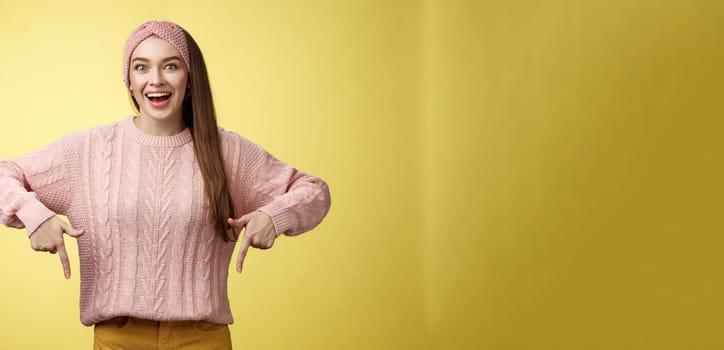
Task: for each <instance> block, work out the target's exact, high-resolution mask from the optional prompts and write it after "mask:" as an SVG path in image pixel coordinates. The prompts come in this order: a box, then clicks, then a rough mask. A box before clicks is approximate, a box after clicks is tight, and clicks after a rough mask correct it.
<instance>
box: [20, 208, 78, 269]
mask: <svg viewBox="0 0 724 350" xmlns="http://www.w3.org/2000/svg"><path fill="white" fill-rule="evenodd" d="M63 233H66V234H68V235H69V236H71V237H74V238H78V237H80V236H82V235H83V233H85V231H84V230H76V229H74V228H73V227H72V226H70V225H68V224H67V223H66V222H65V221H63V220H61V219H60V218H59V217H58V216H53V217H51V218H50V219H48V220H45V222H43V223H42V224H41V225H40V226H38V228H37V229H36V230H35V232H33V233H32V234H31V235H30V246H31V247H32V248H33V250H35V251H38V252H50V253H51V254H55V253H58V255H59V256H60V263H61V264H62V265H63V273H64V274H65V279H70V261H69V260H68V253H67V252H66V251H65V241H64V240H63Z"/></svg>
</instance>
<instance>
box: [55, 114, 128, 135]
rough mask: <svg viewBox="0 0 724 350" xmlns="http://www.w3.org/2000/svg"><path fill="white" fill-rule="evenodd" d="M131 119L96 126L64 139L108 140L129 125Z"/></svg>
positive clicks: (76, 132) (73, 133)
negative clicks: (124, 125)
mask: <svg viewBox="0 0 724 350" xmlns="http://www.w3.org/2000/svg"><path fill="white" fill-rule="evenodd" d="M130 118H132V117H128V118H125V119H123V120H119V121H116V122H113V123H109V124H104V125H98V126H94V127H91V128H88V129H85V130H79V131H75V132H72V133H70V134H68V135H66V136H65V137H64V138H63V139H68V140H79V139H95V138H101V139H103V138H107V137H109V136H112V135H115V134H117V133H118V130H120V129H121V128H122V125H123V124H124V123H128V122H129V120H130Z"/></svg>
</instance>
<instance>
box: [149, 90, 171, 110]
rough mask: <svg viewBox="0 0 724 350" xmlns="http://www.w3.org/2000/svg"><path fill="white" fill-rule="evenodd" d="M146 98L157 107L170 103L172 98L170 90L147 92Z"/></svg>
mask: <svg viewBox="0 0 724 350" xmlns="http://www.w3.org/2000/svg"><path fill="white" fill-rule="evenodd" d="M146 98H147V99H148V100H149V101H150V102H151V105H152V106H154V107H157V108H161V107H164V106H166V104H168V101H169V99H170V98H171V93H170V92H149V93H147V94H146Z"/></svg>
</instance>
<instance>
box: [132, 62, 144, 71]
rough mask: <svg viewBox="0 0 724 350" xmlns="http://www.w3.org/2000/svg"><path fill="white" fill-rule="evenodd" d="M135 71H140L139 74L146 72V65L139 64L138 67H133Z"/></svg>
mask: <svg viewBox="0 0 724 350" xmlns="http://www.w3.org/2000/svg"><path fill="white" fill-rule="evenodd" d="M133 70H136V71H139V72H143V71H145V70H146V65H145V64H137V65H135V66H133Z"/></svg>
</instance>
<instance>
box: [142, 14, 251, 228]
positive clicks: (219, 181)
mask: <svg viewBox="0 0 724 350" xmlns="http://www.w3.org/2000/svg"><path fill="white" fill-rule="evenodd" d="M181 30H182V31H183V33H184V36H185V37H186V43H187V45H188V50H189V64H190V65H191V67H189V82H190V88H189V92H188V93H189V94H190V96H186V98H185V99H184V102H183V107H182V115H183V120H184V123H186V126H187V127H188V128H189V129H190V130H191V135H192V137H193V141H194V153H195V154H196V161H197V162H198V164H199V169H200V170H201V175H202V177H203V179H204V189H205V191H206V196H207V198H208V200H209V206H210V207H211V214H212V215H213V217H214V218H216V223H215V226H216V231H218V233H219V234H221V235H222V237H223V238H224V241H225V242H229V241H230V240H232V241H233V240H235V239H236V238H237V237H236V235H235V234H234V233H232V235H233V236H232V237H230V236H229V234H228V232H229V230H230V227H229V224H228V223H227V221H226V220H227V219H228V218H234V204H233V202H232V201H231V195H230V194H229V181H228V179H227V177H226V171H225V170H224V162H223V158H222V156H221V147H220V143H221V141H220V140H219V129H218V126H217V124H216V110H215V109H214V100H213V97H212V96H211V86H210V85H209V76H208V73H207V72H206V63H205V62H204V56H203V55H202V54H201V49H199V46H198V44H196V41H195V40H194V38H192V37H191V34H189V33H188V32H187V31H186V30H185V29H183V28H182V29H181ZM131 100H132V102H133V105H134V107H136V112H138V102H137V101H136V100H135V99H134V98H133V95H132V94H131Z"/></svg>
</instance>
